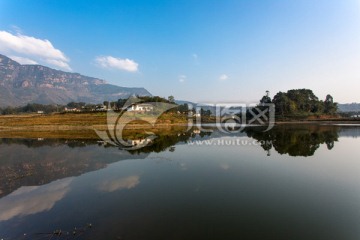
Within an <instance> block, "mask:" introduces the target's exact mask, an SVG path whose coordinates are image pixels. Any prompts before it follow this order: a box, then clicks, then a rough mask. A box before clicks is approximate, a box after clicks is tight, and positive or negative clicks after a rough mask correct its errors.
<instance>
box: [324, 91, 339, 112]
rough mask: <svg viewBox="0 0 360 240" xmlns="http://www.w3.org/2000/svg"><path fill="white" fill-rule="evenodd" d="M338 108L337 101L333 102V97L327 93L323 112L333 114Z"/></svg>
mask: <svg viewBox="0 0 360 240" xmlns="http://www.w3.org/2000/svg"><path fill="white" fill-rule="evenodd" d="M337 110H338V107H337V103H334V99H333V97H332V96H331V95H330V94H328V95H326V99H325V101H324V112H325V113H327V114H335V113H336V111H337Z"/></svg>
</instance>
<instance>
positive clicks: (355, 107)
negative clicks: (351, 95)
mask: <svg viewBox="0 0 360 240" xmlns="http://www.w3.org/2000/svg"><path fill="white" fill-rule="evenodd" d="M338 107H339V111H340V112H360V103H345V104H341V103H339V104H338Z"/></svg>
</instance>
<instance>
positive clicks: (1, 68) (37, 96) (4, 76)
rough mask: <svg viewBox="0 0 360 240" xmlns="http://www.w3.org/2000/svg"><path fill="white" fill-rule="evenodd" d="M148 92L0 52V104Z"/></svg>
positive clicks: (93, 100)
mask: <svg viewBox="0 0 360 240" xmlns="http://www.w3.org/2000/svg"><path fill="white" fill-rule="evenodd" d="M134 94H135V95H139V96H151V94H150V93H149V92H148V91H147V90H146V89H145V88H128V87H120V86H116V85H112V84H108V83H107V82H106V81H105V80H102V79H98V78H93V77H87V76H84V75H81V74H79V73H70V72H64V71H59V70H55V69H52V68H49V67H45V66H41V65H21V64H19V63H18V62H16V61H14V60H12V59H10V58H9V57H7V56H4V55H1V54H0V107H6V106H22V105H26V104H28V103H41V104H66V103H69V102H72V101H74V102H86V103H102V102H103V101H116V100H118V99H119V98H128V97H129V96H131V95H134Z"/></svg>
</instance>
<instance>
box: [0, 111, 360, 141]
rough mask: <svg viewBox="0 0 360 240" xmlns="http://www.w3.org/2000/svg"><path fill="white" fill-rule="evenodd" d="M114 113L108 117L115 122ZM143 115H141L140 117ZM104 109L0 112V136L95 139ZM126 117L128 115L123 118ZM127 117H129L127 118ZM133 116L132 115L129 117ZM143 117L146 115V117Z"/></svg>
mask: <svg viewBox="0 0 360 240" xmlns="http://www.w3.org/2000/svg"><path fill="white" fill-rule="evenodd" d="M116 118H117V116H114V117H113V118H110V122H113V123H115V122H116ZM143 119H144V118H143ZM107 120H108V119H107V115H106V113H105V112H97V113H66V114H62V113H54V114H19V115H4V116H0V138H71V139H80V138H81V139H84V138H89V139H98V138H99V137H98V135H97V134H96V132H95V131H94V129H96V130H106V129H107V128H108V122H107ZM122 120H125V121H126V120H127V119H122ZM128 120H130V119H128ZM131 120H133V119H131ZM145 120H146V118H145ZM314 123H318V124H360V121H359V120H356V119H341V118H334V119H314V120H303V121H276V124H277V125H278V124H279V125H281V124H314ZM186 124H187V119H186V116H184V115H177V114H164V115H162V116H161V117H160V118H159V119H158V121H157V122H156V124H155V126H151V125H150V124H149V123H146V122H145V121H139V120H135V121H132V122H131V123H130V124H128V125H126V132H127V133H131V134H133V133H135V132H141V131H142V132H144V131H149V129H151V131H153V132H168V131H169V129H171V128H174V127H177V128H186Z"/></svg>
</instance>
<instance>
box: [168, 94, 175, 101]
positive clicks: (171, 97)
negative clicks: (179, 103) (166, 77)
mask: <svg viewBox="0 0 360 240" xmlns="http://www.w3.org/2000/svg"><path fill="white" fill-rule="evenodd" d="M168 101H169V102H171V103H174V102H175V98H174V96H172V95H171V96H169V97H168Z"/></svg>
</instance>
